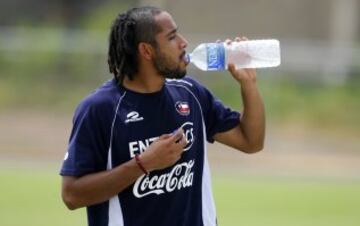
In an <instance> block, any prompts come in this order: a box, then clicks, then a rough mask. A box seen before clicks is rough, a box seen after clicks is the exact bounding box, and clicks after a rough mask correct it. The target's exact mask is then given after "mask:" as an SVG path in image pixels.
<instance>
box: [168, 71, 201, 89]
mask: <svg viewBox="0 0 360 226" xmlns="http://www.w3.org/2000/svg"><path fill="white" fill-rule="evenodd" d="M166 84H167V85H170V86H178V87H184V88H188V89H190V90H192V91H195V92H198V91H199V90H202V89H206V88H205V86H204V85H202V84H201V83H200V82H199V81H197V80H196V79H194V78H193V77H191V76H188V75H187V76H185V77H184V78H182V79H166Z"/></svg>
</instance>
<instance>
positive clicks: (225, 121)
mask: <svg viewBox="0 0 360 226" xmlns="http://www.w3.org/2000/svg"><path fill="white" fill-rule="evenodd" d="M191 83H193V84H194V85H195V86H196V87H195V88H196V90H197V93H198V95H199V99H200V100H201V103H200V104H201V106H202V109H203V114H204V120H205V126H206V138H207V141H208V142H211V143H213V142H214V138H213V136H214V135H215V134H216V133H221V132H225V131H228V130H230V129H232V128H234V127H235V126H237V125H238V124H239V123H240V113H239V112H237V111H234V110H232V109H231V108H229V107H227V106H225V105H224V104H223V103H222V102H221V101H220V100H219V99H218V98H216V97H215V96H214V95H213V94H212V93H211V92H210V91H209V90H208V89H207V88H206V87H204V86H202V85H201V84H199V83H198V82H196V81H194V80H193V79H191Z"/></svg>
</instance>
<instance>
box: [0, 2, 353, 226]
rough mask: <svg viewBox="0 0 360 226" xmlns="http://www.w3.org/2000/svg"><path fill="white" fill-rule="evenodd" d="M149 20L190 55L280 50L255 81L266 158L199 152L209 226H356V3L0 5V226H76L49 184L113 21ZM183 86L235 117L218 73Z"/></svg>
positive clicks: (103, 69)
mask: <svg viewBox="0 0 360 226" xmlns="http://www.w3.org/2000/svg"><path fill="white" fill-rule="evenodd" d="M139 5H155V6H159V7H161V8H163V9H165V10H167V11H168V12H170V13H171V14H172V15H173V18H174V19H175V21H176V23H177V25H178V26H179V31H180V33H182V34H183V35H184V36H185V37H186V38H187V39H188V41H189V43H190V44H189V47H188V51H189V52H190V51H191V50H192V49H193V48H194V47H195V46H196V45H198V44H200V43H202V42H212V41H215V40H217V39H221V40H225V39H226V38H234V37H236V36H238V35H241V36H247V37H248V38H249V39H264V38H275V39H279V40H280V44H281V54H282V64H281V66H280V67H278V68H272V69H261V70H258V84H259V87H260V90H261V93H262V96H263V98H264V101H265V105H266V114H267V137H266V145H265V150H264V151H262V152H260V153H257V154H254V155H246V154H242V153H238V152H236V151H234V150H231V149H230V148H227V147H224V146H222V145H219V144H214V145H210V146H209V157H210V162H211V168H212V172H213V184H214V195H215V199H216V203H217V211H218V223H219V225H220V226H236V225H248V226H249V225H253V226H260V225H261V226H262V225H277V226H279V225H317V226H321V225H326V226H331V225H334V226H335V225H360V215H359V214H358V210H359V209H360V141H359V138H360V101H359V98H360V22H359V21H360V13H359V12H360V0H317V1H310V0H302V1H295V0H272V1H266V0H255V1H254V0H252V1H250V0H241V1H239V0H222V1H216V0H197V1H193V0H183V1H175V0H153V1H149V0H133V1H131V0H123V1H115V0H103V1H95V0H87V1H85V0H77V1H70V0H58V1H44V0H37V1H34V0H27V1H25V0H11V1H10V0H0V180H1V183H0V225H4V226H17V225H28V226H33V225H34V226H35V225H36V226H39V225H59V226H60V225H86V214H85V210H84V209H80V210H76V211H68V210H67V209H66V208H65V206H64V205H63V204H62V202H61V198H60V176H58V171H59V168H60V166H61V163H62V159H63V156H64V154H65V152H66V147H67V140H68V137H69V134H70V129H71V126H72V124H71V120H72V114H73V111H74V109H75V107H76V106H77V104H78V103H79V101H80V100H81V99H82V98H83V97H84V96H86V95H87V94H88V93H89V92H91V91H92V90H94V89H95V88H96V87H97V86H99V85H100V84H102V83H103V82H104V81H106V80H108V79H110V78H112V75H110V74H109V73H108V68H107V63H106V57H107V55H106V54H107V39H108V32H109V28H110V25H111V22H112V21H113V19H114V18H115V17H116V15H117V14H118V13H119V12H123V11H125V10H127V9H129V8H130V7H134V6H139ZM189 73H190V74H192V75H193V77H195V78H196V79H197V80H200V81H201V82H203V83H204V84H205V85H206V86H208V87H209V89H211V90H212V91H213V92H214V93H215V95H217V96H218V97H219V98H220V99H222V100H223V102H224V103H225V104H226V105H229V106H231V107H232V108H234V109H238V110H241V109H242V106H241V101H240V100H241V97H240V92H239V87H238V85H237V84H236V83H234V81H233V79H232V78H231V76H230V75H229V73H227V72H221V73H219V72H207V73H204V72H201V71H199V70H198V69H196V68H195V67H193V66H190V67H189Z"/></svg>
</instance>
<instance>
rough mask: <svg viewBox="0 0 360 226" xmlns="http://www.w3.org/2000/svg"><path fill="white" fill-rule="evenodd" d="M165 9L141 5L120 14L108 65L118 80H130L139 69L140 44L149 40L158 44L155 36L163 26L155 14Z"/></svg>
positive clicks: (113, 30) (112, 32) (112, 38)
mask: <svg viewBox="0 0 360 226" xmlns="http://www.w3.org/2000/svg"><path fill="white" fill-rule="evenodd" d="M161 12H163V11H162V10H161V9H159V8H156V7H139V8H133V9H130V10H128V11H127V12H125V13H122V14H119V15H118V16H117V18H116V19H115V21H114V22H113V24H112V26H111V32H110V36H109V50H108V64H109V70H110V73H112V74H114V77H115V79H116V80H117V82H118V83H122V82H123V80H124V77H125V76H127V77H128V78H129V79H130V80H132V79H133V78H134V74H136V73H137V72H138V59H137V56H138V45H139V43H140V42H146V43H149V44H151V45H152V46H154V47H157V43H156V40H155V35H156V34H157V33H158V32H160V31H161V30H160V29H161V28H160V27H159V26H157V25H156V23H155V20H154V16H156V15H158V14H160V13H161Z"/></svg>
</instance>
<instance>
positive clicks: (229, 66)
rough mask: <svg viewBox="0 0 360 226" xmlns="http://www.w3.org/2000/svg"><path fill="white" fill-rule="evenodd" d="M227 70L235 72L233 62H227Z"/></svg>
mask: <svg viewBox="0 0 360 226" xmlns="http://www.w3.org/2000/svg"><path fill="white" fill-rule="evenodd" d="M228 70H229V71H230V73H231V74H234V73H235V72H236V67H235V65H234V64H229V65H228Z"/></svg>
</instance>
